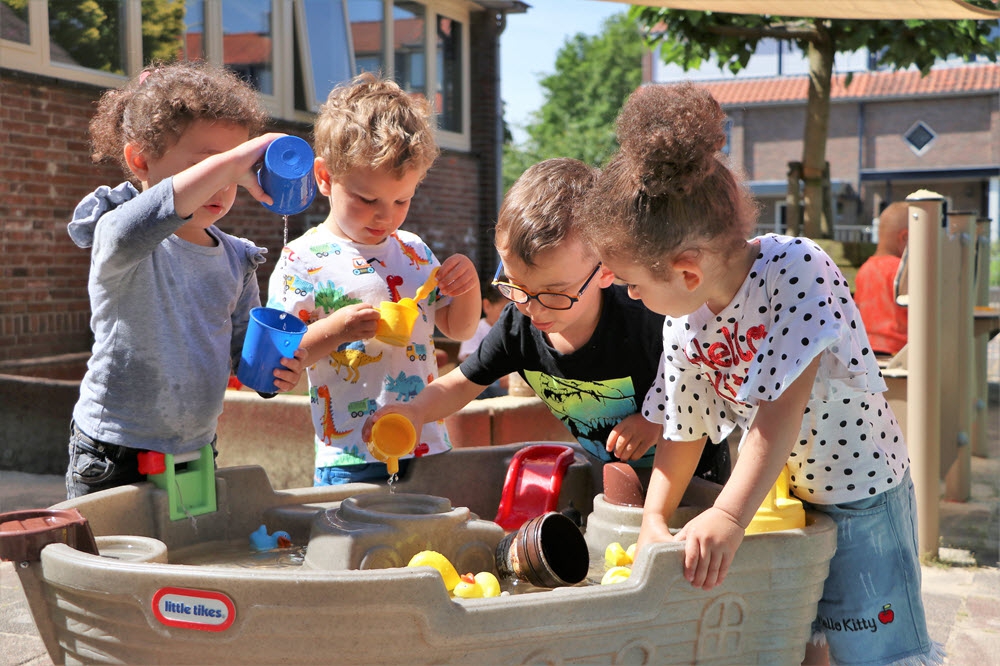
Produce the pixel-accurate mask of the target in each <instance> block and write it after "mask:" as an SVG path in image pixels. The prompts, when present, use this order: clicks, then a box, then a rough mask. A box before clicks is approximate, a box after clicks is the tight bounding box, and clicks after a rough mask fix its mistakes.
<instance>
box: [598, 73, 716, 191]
mask: <svg viewBox="0 0 1000 666" xmlns="http://www.w3.org/2000/svg"><path fill="white" fill-rule="evenodd" d="M725 118H726V115H725V113H723V111H722V107H720V106H719V103H718V102H717V101H716V100H715V98H714V97H712V95H711V93H709V92H708V90H706V89H705V88H701V87H698V86H695V85H693V84H691V83H682V84H679V85H648V86H643V87H641V88H639V89H637V90H636V91H635V92H633V93H632V95H631V96H630V97H629V98H628V100H627V101H626V102H625V106H624V107H623V108H622V111H621V113H620V114H619V116H618V122H617V125H618V142H619V144H620V145H621V153H622V156H623V157H624V158H625V159H626V160H627V161H628V164H629V166H630V168H631V170H632V173H633V175H634V180H635V182H636V184H637V185H638V186H639V187H640V188H641V189H643V190H645V191H646V193H647V194H649V195H650V196H660V195H663V194H667V195H670V194H674V195H678V194H679V195H684V194H687V193H688V192H690V191H691V189H692V188H693V187H695V186H696V185H697V184H698V183H700V182H701V181H703V180H704V179H705V178H707V177H708V176H709V175H710V174H711V173H712V172H713V171H714V170H715V168H716V167H717V166H718V164H719V163H718V160H717V159H716V154H717V153H718V151H719V150H721V149H722V147H723V146H724V145H725V144H726V134H725V131H724V129H723V123H724V121H725Z"/></svg>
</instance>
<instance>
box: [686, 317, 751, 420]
mask: <svg viewBox="0 0 1000 666" xmlns="http://www.w3.org/2000/svg"><path fill="white" fill-rule="evenodd" d="M721 331H722V335H723V337H724V338H725V339H726V340H725V342H713V343H712V344H710V345H707V347H708V348H707V350H706V351H705V353H702V352H701V344H700V343H699V342H698V338H697V337H695V338H694V340H693V341H692V342H693V344H694V351H693V352H692V354H691V355H690V356H689V355H688V353H687V352H686V351H685V352H684V356H685V357H687V360H688V361H689V362H690V363H693V364H694V365H707V366H708V367H709V368H711V369H712V371H713V372H714V375H713V377H712V386H713V387H714V388H715V392H716V393H718V394H719V395H720V396H722V397H723V398H725V399H727V400H733V401H735V400H736V394H737V390H738V389H739V387H740V386H741V385H742V384H743V381H744V379H745V377H746V372H745V366H746V365H747V364H748V363H749V362H750V361H751V360H752V359H753V357H754V354H756V353H757V347H756V345H755V344H754V343H755V342H756V341H758V340H763V339H764V337H765V336H766V335H767V329H765V328H764V325H763V324H758V325H757V326H751V327H750V330H749V331H747V334H746V336H745V337H743V336H740V334H739V333H740V324H739V322H736V323H735V324H733V330H732V332H730V331H729V328H728V327H726V326H723V327H722V329H721ZM729 368H734V369H735V370H733V371H731V372H730V371H728V369H729ZM741 370H742V372H741Z"/></svg>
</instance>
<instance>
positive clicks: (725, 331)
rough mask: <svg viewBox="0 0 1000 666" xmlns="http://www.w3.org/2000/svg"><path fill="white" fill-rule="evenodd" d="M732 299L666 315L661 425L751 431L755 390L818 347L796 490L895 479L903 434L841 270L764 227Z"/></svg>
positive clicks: (667, 429) (826, 499)
mask: <svg viewBox="0 0 1000 666" xmlns="http://www.w3.org/2000/svg"><path fill="white" fill-rule="evenodd" d="M759 240H760V248H761V251H760V254H759V255H758V257H757V260H756V262H755V263H754V265H753V267H752V268H751V269H750V273H749V274H748V275H747V278H746V280H745V282H744V283H743V286H742V287H741V288H740V290H739V291H738V292H737V295H736V297H735V298H734V299H733V302H732V303H730V304H729V305H728V306H727V307H726V308H725V309H724V310H723V311H722V312H719V313H713V312H711V311H710V310H709V309H708V308H707V307H705V306H703V307H702V308H701V309H699V310H697V311H696V312H694V313H692V314H690V315H688V316H687V317H681V318H673V319H672V318H671V317H667V319H666V321H665V323H664V328H663V332H664V349H665V350H668V351H667V352H666V353H665V355H664V362H663V364H662V366H661V372H660V373H659V375H658V377H657V382H656V384H655V385H654V390H653V391H651V392H650V394H651V395H652V394H655V395H656V396H658V397H662V400H663V403H662V404H655V403H653V402H652V401H650V400H647V401H646V404H645V405H644V412H645V413H646V416H647V417H648V418H650V419H651V420H656V421H660V420H662V422H663V424H664V437H665V438H666V439H670V440H679V441H683V440H691V439H698V438H700V437H704V436H708V437H710V438H711V439H712V440H713V441H721V439H722V438H724V437H726V436H727V435H728V434H729V433H731V432H732V431H733V429H734V428H735V427H737V426H739V427H741V428H743V429H744V431H746V430H747V429H748V428H749V427H750V426H751V422H752V420H753V418H754V415H755V414H756V406H757V405H758V404H759V403H760V402H770V401H773V400H775V399H777V398H778V397H779V396H780V395H781V394H782V392H783V391H784V388H785V387H786V386H789V385H790V384H791V383H792V382H794V381H795V379H796V378H797V377H798V376H799V375H800V374H801V372H802V370H803V369H804V368H806V367H807V366H808V365H809V363H810V362H811V361H812V360H813V359H814V358H816V357H817V356H818V357H819V358H820V363H819V369H818V371H817V376H816V382H815V383H814V385H813V389H812V395H811V396H810V399H809V404H808V406H807V407H806V411H805V414H804V415H802V416H799V415H791V414H790V415H789V418H796V419H799V418H801V420H802V427H801V429H800V432H799V436H798V438H797V440H796V444H795V446H794V448H793V450H792V453H791V455H790V456H789V459H788V463H787V466H788V469H789V472H790V478H791V490H792V492H793V493H794V494H795V495H797V496H798V497H800V498H802V499H805V500H808V501H810V502H813V503H816V504H835V503H841V502H848V501H853V500H857V499H861V498H863V497H867V496H870V495H876V494H878V493H881V492H884V491H886V490H888V489H889V488H892V487H893V486H894V485H895V484H897V483H898V482H899V481H900V479H901V478H902V476H903V473H904V472H905V471H906V468H907V467H908V464H909V459H908V457H907V451H906V444H905V442H904V441H903V437H902V433H901V431H900V428H899V425H898V423H897V422H896V419H895V416H894V415H893V413H892V410H891V409H890V408H889V404H888V403H887V402H886V400H885V397H884V396H883V395H882V393H883V392H884V391H885V390H886V385H885V381H884V380H883V378H882V374H881V372H880V371H879V369H878V365H877V363H876V361H875V355H874V354H873V353H871V350H870V349H869V346H868V340H867V338H866V337H865V335H864V332H863V331H864V328H863V327H862V326H860V324H859V322H860V316H859V315H858V311H857V309H856V307H855V306H854V301H853V299H852V298H851V296H850V291H849V287H848V284H847V281H846V280H845V279H844V277H843V275H842V274H841V273H840V271H839V269H838V268H837V267H836V265H835V264H834V263H833V260H832V259H830V257H829V256H827V255H826V253H825V252H823V250H822V249H821V248H820V247H819V246H817V245H816V244H815V243H813V242H812V241H810V240H808V239H805V238H790V237H787V236H776V235H767V236H764V237H761V238H760V239H759Z"/></svg>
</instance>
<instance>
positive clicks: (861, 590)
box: [805, 470, 944, 666]
mask: <svg viewBox="0 0 1000 666" xmlns="http://www.w3.org/2000/svg"><path fill="white" fill-rule="evenodd" d="M805 504H806V506H807V508H810V509H812V510H815V511H818V512H821V513H825V514H826V515H828V516H830V517H831V518H832V519H833V520H834V522H836V523H837V552H836V553H835V554H834V556H833V559H832V560H830V575H829V576H828V577H827V579H826V584H825V585H824V586H823V597H822V598H821V599H820V601H819V607H818V609H817V617H816V620H815V621H814V623H813V642H814V643H817V644H822V642H823V637H825V639H826V643H827V644H829V646H830V658H831V661H832V662H834V663H837V664H873V665H876V664H877V665H879V666H881V665H883V664H893V663H896V662H902V663H914V664H937V663H942V661H943V658H944V652H943V650H942V649H941V646H940V645H938V644H936V643H933V642H932V641H931V639H930V636H929V635H928V633H927V622H926V620H925V618H924V606H923V601H922V600H921V598H920V558H919V555H918V553H919V549H918V545H917V507H916V496H915V495H914V492H913V481H912V480H911V479H910V472H909V470H907V472H906V474H905V475H904V476H903V479H902V480H901V482H900V484H899V485H898V486H896V487H895V488H893V489H891V490H888V491H886V492H884V493H881V494H879V495H875V496H874V497H870V498H866V499H863V500H858V501H856V502H848V503H846V504H835V505H821V504H809V503H805Z"/></svg>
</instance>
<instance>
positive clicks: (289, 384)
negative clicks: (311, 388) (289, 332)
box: [274, 349, 306, 393]
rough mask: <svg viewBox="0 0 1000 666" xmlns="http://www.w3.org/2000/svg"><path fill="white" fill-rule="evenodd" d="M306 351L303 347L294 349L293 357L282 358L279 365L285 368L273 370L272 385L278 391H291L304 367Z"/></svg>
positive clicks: (300, 376)
mask: <svg viewBox="0 0 1000 666" xmlns="http://www.w3.org/2000/svg"><path fill="white" fill-rule="evenodd" d="M305 360H306V352H305V350H304V349H296V350H295V357H294V358H282V359H281V365H283V366H284V367H285V368H286V369H282V368H277V369H276V370H275V371H274V385H275V386H276V387H277V389H278V393H284V392H286V391H291V390H292V389H293V388H295V385H296V384H298V383H299V379H301V378H302V371H303V370H305V368H306V363H305Z"/></svg>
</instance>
